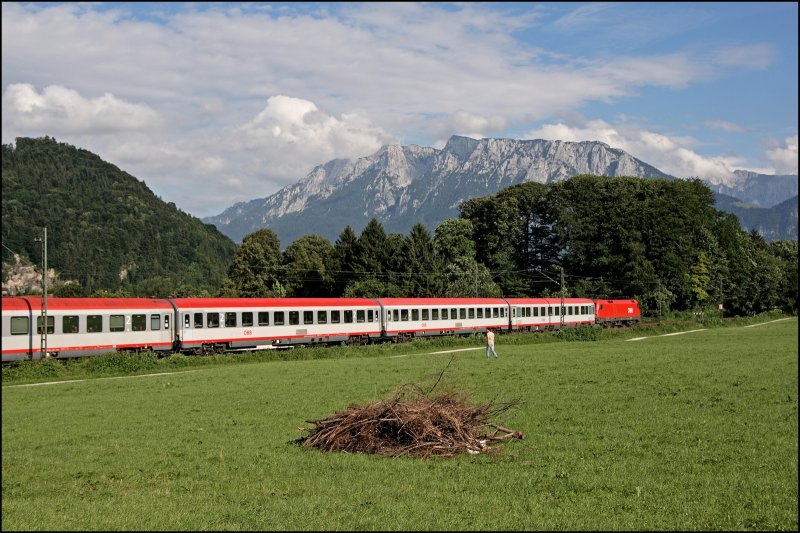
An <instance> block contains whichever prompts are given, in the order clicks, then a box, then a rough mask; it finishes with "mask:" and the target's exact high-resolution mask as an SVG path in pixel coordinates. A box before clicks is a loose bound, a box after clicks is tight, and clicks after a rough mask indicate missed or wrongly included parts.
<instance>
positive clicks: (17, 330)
mask: <svg viewBox="0 0 800 533" xmlns="http://www.w3.org/2000/svg"><path fill="white" fill-rule="evenodd" d="M11 334H12V335H27V334H28V317H26V316H12V317H11Z"/></svg>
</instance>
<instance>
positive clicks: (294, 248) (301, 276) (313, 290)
mask: <svg viewBox="0 0 800 533" xmlns="http://www.w3.org/2000/svg"><path fill="white" fill-rule="evenodd" d="M283 264H284V268H285V271H284V279H285V280H286V283H285V284H286V287H287V293H288V294H290V295H292V296H300V297H303V296H305V297H312V296H316V297H320V296H331V295H332V294H333V290H334V274H333V272H332V270H335V269H336V264H335V258H334V248H333V245H332V244H331V243H330V241H328V239H325V238H324V237H320V236H319V235H305V236H303V237H300V238H299V239H297V240H296V241H294V242H293V243H292V244H290V245H289V246H288V247H287V248H286V250H285V251H284V252H283Z"/></svg>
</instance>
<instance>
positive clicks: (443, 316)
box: [442, 309, 448, 320]
mask: <svg viewBox="0 0 800 533" xmlns="http://www.w3.org/2000/svg"><path fill="white" fill-rule="evenodd" d="M442 320H448V318H447V309H442Z"/></svg>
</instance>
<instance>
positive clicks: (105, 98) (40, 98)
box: [3, 83, 162, 142]
mask: <svg viewBox="0 0 800 533" xmlns="http://www.w3.org/2000/svg"><path fill="white" fill-rule="evenodd" d="M161 124H162V120H161V118H160V117H159V115H158V113H157V112H156V111H155V110H154V109H152V108H151V107H150V106H148V105H145V104H134V103H130V102H126V101H124V100H122V99H120V98H117V97H115V96H114V95H113V94H111V93H105V94H103V95H102V96H99V97H96V98H85V97H83V96H81V95H80V94H78V92H76V91H74V90H71V89H68V88H66V87H62V86H60V85H50V86H47V87H45V88H44V89H43V90H42V92H41V93H40V92H38V91H37V90H36V88H35V87H34V86H33V85H31V84H28V83H12V84H9V85H8V86H7V87H6V90H5V91H4V93H3V132H4V135H5V132H6V131H12V130H13V131H17V132H20V133H26V132H37V131H45V132H50V133H51V134H55V135H58V134H64V133H76V132H81V133H87V132H96V133H106V132H118V131H126V130H139V129H147V128H153V127H157V126H159V125H161ZM5 141H6V139H5V138H4V142H5Z"/></svg>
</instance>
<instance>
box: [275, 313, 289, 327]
mask: <svg viewBox="0 0 800 533" xmlns="http://www.w3.org/2000/svg"><path fill="white" fill-rule="evenodd" d="M285 316H286V314H285V313H284V312H283V311H275V314H274V315H273V317H272V318H274V319H275V325H276V326H282V325H283V324H284V322H285V321H286V319H285Z"/></svg>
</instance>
